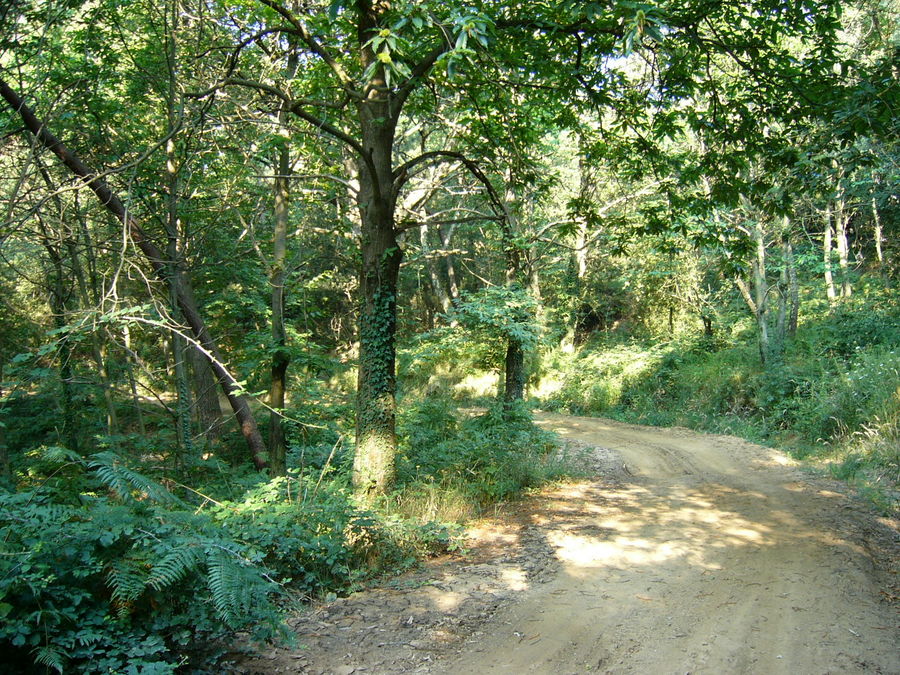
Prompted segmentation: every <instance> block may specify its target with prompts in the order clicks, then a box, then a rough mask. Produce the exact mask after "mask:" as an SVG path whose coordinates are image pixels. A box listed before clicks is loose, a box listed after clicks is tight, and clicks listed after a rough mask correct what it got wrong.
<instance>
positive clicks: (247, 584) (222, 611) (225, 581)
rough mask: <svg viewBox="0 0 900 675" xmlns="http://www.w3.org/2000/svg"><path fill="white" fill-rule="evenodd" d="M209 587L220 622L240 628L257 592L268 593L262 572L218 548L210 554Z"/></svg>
mask: <svg viewBox="0 0 900 675" xmlns="http://www.w3.org/2000/svg"><path fill="white" fill-rule="evenodd" d="M207 567H208V570H209V574H208V577H207V584H208V586H209V590H210V593H211V594H212V600H213V605H214V606H215V608H216V612H217V613H218V615H219V618H221V619H222V621H224V622H225V623H226V624H228V625H230V626H236V625H237V624H238V621H239V619H240V617H241V616H243V615H244V614H245V611H244V610H245V608H246V607H247V606H249V604H250V602H251V600H252V597H253V595H254V593H255V592H257V591H261V592H262V593H263V594H264V593H265V590H263V589H262V588H261V586H262V585H263V584H262V583H261V579H260V577H259V574H258V570H256V569H255V568H253V567H250V566H249V565H247V564H246V563H245V562H244V561H243V560H242V559H241V558H240V557H238V556H237V554H235V553H234V552H232V551H228V550H224V549H221V548H214V549H210V550H209V551H208V555H207Z"/></svg>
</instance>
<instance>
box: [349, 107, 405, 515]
mask: <svg viewBox="0 0 900 675" xmlns="http://www.w3.org/2000/svg"><path fill="white" fill-rule="evenodd" d="M359 116H360V123H361V124H360V126H361V131H362V138H363V149H364V150H365V152H366V154H367V157H363V158H360V161H359V167H358V170H359V184H360V185H359V196H358V203H359V209H360V220H361V225H362V244H361V252H362V269H361V270H360V279H359V286H360V295H361V303H360V308H359V371H358V380H357V412H356V455H355V458H354V462H353V485H354V487H355V489H356V491H357V493H358V494H359V495H360V496H361V497H363V498H365V499H370V498H372V497H374V496H376V495H380V494H385V493H386V492H388V491H390V489H391V488H392V487H393V484H394V477H395V466H394V462H395V458H396V453H397V435H396V371H395V362H396V353H395V334H396V327H397V280H398V277H399V273H400V261H401V259H402V257H403V254H402V252H401V250H400V246H399V244H398V242H397V237H396V229H395V226H394V196H393V194H392V192H393V167H392V155H393V145H394V124H395V121H396V120H395V119H394V118H392V116H391V114H390V110H389V106H388V104H387V102H386V101H382V100H378V99H376V100H369V101H366V102H362V103H360V104H359Z"/></svg>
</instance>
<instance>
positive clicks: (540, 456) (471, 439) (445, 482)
mask: <svg viewBox="0 0 900 675" xmlns="http://www.w3.org/2000/svg"><path fill="white" fill-rule="evenodd" d="M401 434H402V436H401V438H402V439H403V442H402V449H403V455H402V458H401V461H400V462H399V466H398V478H399V483H400V485H401V486H403V487H404V488H405V489H406V490H407V493H412V494H419V495H422V494H428V492H429V491H430V490H431V488H430V487H428V486H432V485H438V486H440V489H441V490H444V491H447V492H448V493H450V494H452V493H454V492H456V493H462V494H464V495H466V498H467V499H468V501H470V502H471V503H472V504H473V505H475V506H476V507H481V506H485V505H487V504H490V503H493V502H496V501H499V500H502V499H507V498H509V497H511V496H513V495H515V494H517V493H519V492H521V491H522V490H523V489H526V488H528V487H532V486H536V485H538V484H540V483H541V482H544V481H546V480H548V479H551V478H554V477H558V476H561V475H563V474H564V473H565V472H566V471H567V470H568V468H569V467H566V466H565V465H564V463H563V462H561V461H560V459H559V456H558V454H557V452H556V450H557V447H556V444H555V441H554V439H553V436H552V435H551V434H549V433H548V432H545V431H542V430H541V429H538V428H537V427H535V426H534V424H533V422H532V420H531V415H530V413H529V412H528V411H527V410H526V409H525V408H524V406H515V407H513V408H512V409H509V408H506V407H504V406H503V405H502V404H496V405H495V406H493V407H491V408H490V409H488V410H487V411H486V412H485V413H483V414H478V415H475V416H471V417H466V418H465V419H459V418H458V417H457V413H455V411H453V409H452V404H451V403H449V402H447V401H441V400H437V401H435V400H432V401H426V402H423V403H421V404H419V405H418V406H416V407H415V408H414V409H413V410H411V411H410V413H409V414H408V416H407V417H406V418H405V419H404V420H403V424H402V425H401ZM407 498H408V497H407ZM432 503H434V502H433V501H432Z"/></svg>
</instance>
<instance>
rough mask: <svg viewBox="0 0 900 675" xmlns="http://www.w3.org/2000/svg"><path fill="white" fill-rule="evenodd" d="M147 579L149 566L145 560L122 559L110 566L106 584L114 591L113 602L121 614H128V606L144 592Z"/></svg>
mask: <svg viewBox="0 0 900 675" xmlns="http://www.w3.org/2000/svg"><path fill="white" fill-rule="evenodd" d="M147 577H148V574H147V564H146V562H145V561H143V560H135V559H133V558H122V559H120V560H116V561H115V562H113V563H112V565H110V567H109V571H108V572H107V573H106V582H107V584H108V585H109V587H110V589H111V591H112V600H113V603H114V604H115V605H116V606H117V609H118V612H119V614H127V613H128V605H129V604H130V603H132V602H134V601H135V600H136V599H137V598H138V597H139V596H140V594H141V593H143V592H144V589H145V588H146V587H147Z"/></svg>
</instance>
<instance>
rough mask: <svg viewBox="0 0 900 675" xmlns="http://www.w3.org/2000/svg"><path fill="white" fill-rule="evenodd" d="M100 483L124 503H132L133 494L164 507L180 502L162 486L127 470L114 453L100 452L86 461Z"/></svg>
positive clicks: (140, 474)
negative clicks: (139, 494)
mask: <svg viewBox="0 0 900 675" xmlns="http://www.w3.org/2000/svg"><path fill="white" fill-rule="evenodd" d="M88 466H89V467H90V468H92V469H93V470H94V471H95V472H96V474H97V477H98V478H99V479H100V481H101V482H102V483H103V484H104V485H105V486H106V487H108V488H109V489H110V490H112V491H113V492H115V493H116V494H117V495H118V496H119V497H120V498H121V499H123V500H125V501H134V496H133V493H134V492H139V493H142V494H144V495H146V496H147V498H148V499H150V500H151V501H154V502H156V503H157V504H164V505H180V500H179V499H178V498H177V497H176V496H175V495H173V494H172V493H171V492H169V491H168V490H167V489H166V488H165V487H164V486H162V485H160V484H159V483H157V482H156V481H155V480H153V479H152V478H148V477H147V476H145V475H144V474H142V473H138V472H137V471H134V470H132V469H129V468H128V467H127V466H125V465H124V464H123V462H122V459H121V458H120V457H119V456H118V455H116V454H115V453H114V452H100V453H97V454H96V455H92V456H91V459H90V460H89V461H88Z"/></svg>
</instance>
